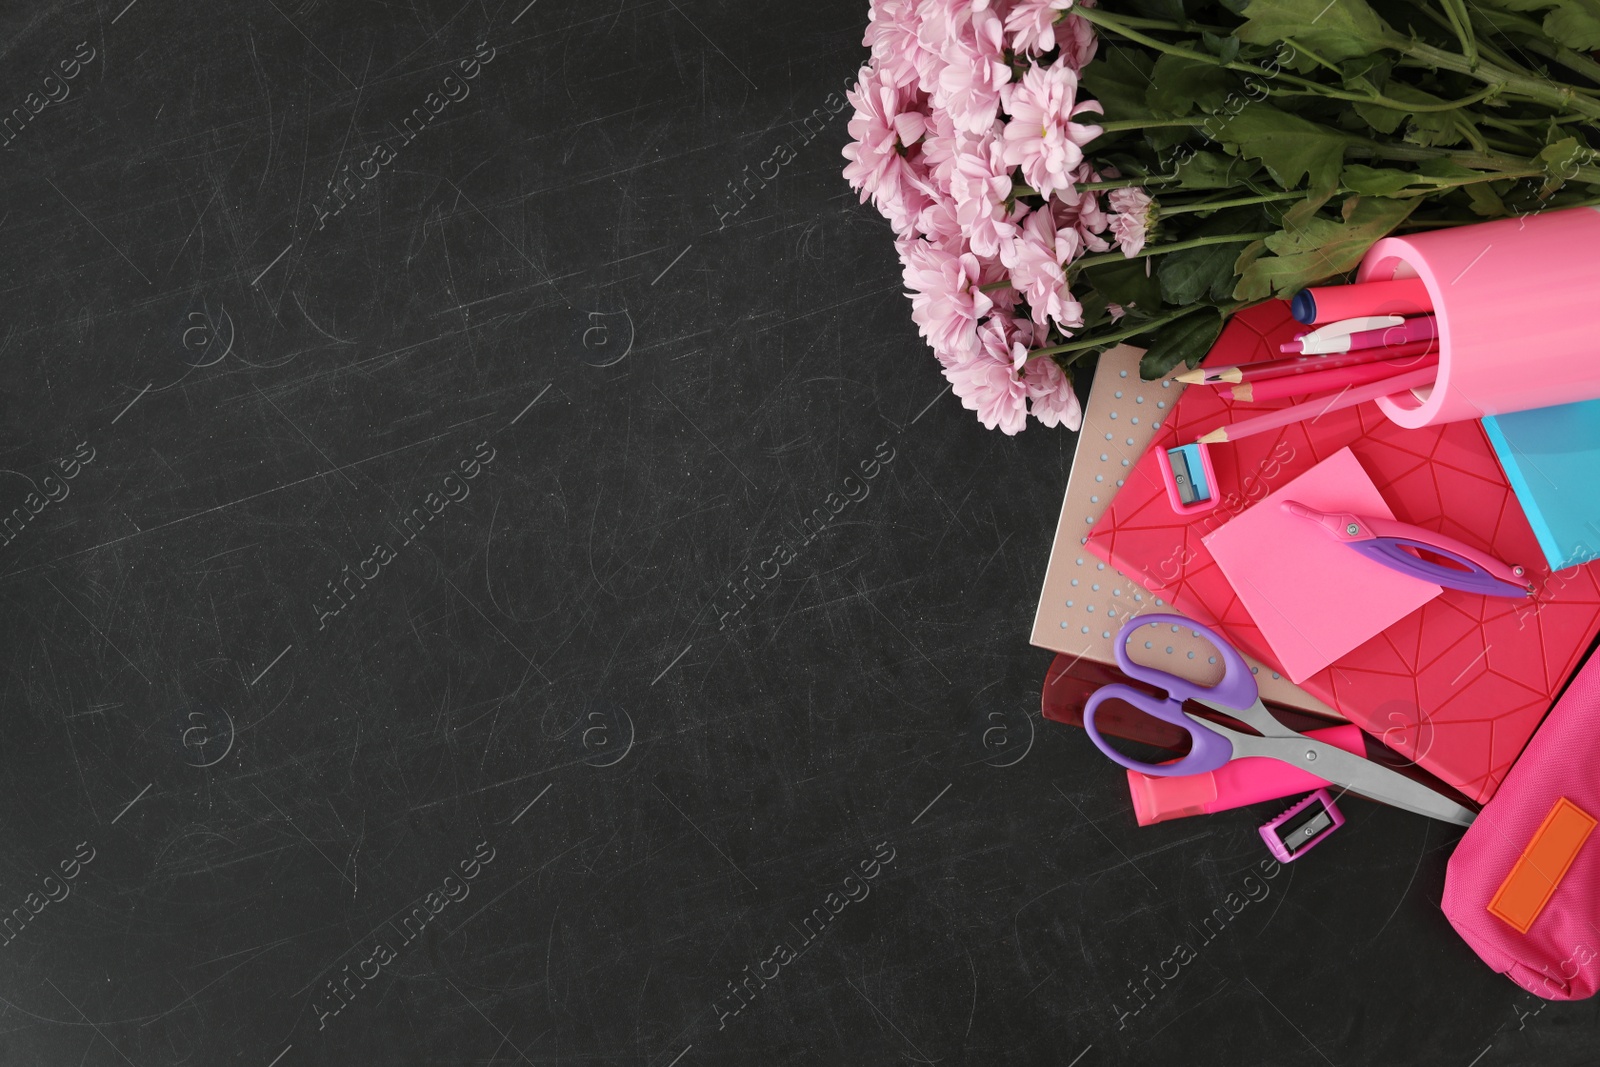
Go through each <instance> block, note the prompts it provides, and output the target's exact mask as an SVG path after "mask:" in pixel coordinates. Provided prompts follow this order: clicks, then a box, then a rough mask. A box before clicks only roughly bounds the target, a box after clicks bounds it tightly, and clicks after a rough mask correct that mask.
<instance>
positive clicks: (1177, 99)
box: [1144, 53, 1239, 118]
mask: <svg viewBox="0 0 1600 1067" xmlns="http://www.w3.org/2000/svg"><path fill="white" fill-rule="evenodd" d="M1237 84H1238V78H1237V77H1235V76H1234V75H1233V74H1232V73H1231V72H1229V71H1226V70H1223V69H1222V68H1221V67H1219V66H1217V65H1216V64H1215V63H1210V62H1206V61H1205V60H1200V59H1190V58H1189V57H1188V56H1175V55H1171V54H1166V53H1164V54H1163V55H1162V56H1161V58H1159V59H1157V60H1156V65H1155V69H1154V70H1153V71H1152V72H1151V81H1150V84H1149V85H1148V86H1146V88H1145V94H1144V102H1145V107H1147V108H1149V109H1150V111H1151V112H1153V113H1154V114H1156V115H1162V116H1167V117H1171V118H1181V117H1183V116H1184V115H1188V114H1191V113H1193V112H1194V110H1195V109H1196V107H1198V108H1199V109H1200V111H1201V112H1203V113H1210V112H1213V111H1216V110H1217V109H1218V108H1220V107H1222V105H1223V101H1225V100H1227V99H1228V95H1229V93H1232V92H1234V86H1235V85H1237ZM1235 95H1239V94H1237V93H1235Z"/></svg>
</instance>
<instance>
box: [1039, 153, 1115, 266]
mask: <svg viewBox="0 0 1600 1067" xmlns="http://www.w3.org/2000/svg"><path fill="white" fill-rule="evenodd" d="M1071 178H1072V181H1073V183H1076V184H1083V185H1087V184H1090V183H1093V182H1098V181H1100V178H1101V176H1100V175H1099V174H1096V173H1095V169H1094V168H1093V167H1092V166H1090V165H1089V163H1088V161H1087V160H1086V161H1084V162H1083V163H1080V164H1079V165H1078V166H1077V167H1075V168H1073V171H1072V174H1071ZM1101 195H1102V194H1100V193H1096V192H1093V191H1092V190H1088V189H1086V190H1084V191H1082V192H1078V191H1076V190H1075V189H1074V188H1073V186H1072V185H1068V186H1067V187H1066V188H1065V189H1063V190H1062V191H1061V195H1060V196H1057V197H1054V198H1052V199H1051V201H1050V211H1051V213H1052V214H1053V215H1054V216H1055V220H1056V229H1057V230H1058V231H1062V232H1065V231H1067V230H1073V231H1074V232H1076V233H1077V234H1078V237H1079V239H1080V240H1081V241H1082V242H1083V245H1082V248H1081V249H1079V250H1078V251H1075V252H1074V253H1073V255H1072V259H1076V258H1078V256H1079V255H1081V254H1083V253H1084V252H1105V251H1108V250H1109V249H1110V248H1111V244H1110V242H1108V241H1106V240H1105V238H1103V237H1101V236H1100V234H1101V233H1103V232H1105V229H1106V227H1108V226H1110V225H1111V217H1110V216H1109V215H1107V214H1106V213H1105V210H1104V209H1103V208H1102V207H1101V206H1100V196H1101ZM1062 262H1064V263H1070V262H1071V259H1063V261H1062Z"/></svg>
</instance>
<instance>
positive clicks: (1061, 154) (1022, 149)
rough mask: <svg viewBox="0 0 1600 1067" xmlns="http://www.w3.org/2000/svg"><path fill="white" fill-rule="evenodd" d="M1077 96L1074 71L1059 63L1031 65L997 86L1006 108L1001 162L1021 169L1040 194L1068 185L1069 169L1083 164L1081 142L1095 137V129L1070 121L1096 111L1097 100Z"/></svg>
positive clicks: (1097, 132) (1098, 129)
mask: <svg viewBox="0 0 1600 1067" xmlns="http://www.w3.org/2000/svg"><path fill="white" fill-rule="evenodd" d="M1077 96H1078V75H1077V74H1076V73H1075V72H1074V71H1073V70H1072V68H1071V67H1069V66H1067V65H1066V64H1065V63H1061V62H1057V63H1055V64H1054V65H1052V66H1050V67H1034V68H1033V69H1032V70H1029V71H1028V72H1027V73H1026V74H1024V75H1023V76H1022V80H1021V81H1020V82H1017V83H1015V84H1011V85H1007V86H1005V87H1004V89H1003V90H1002V97H1003V99H1004V101H1005V105H1006V111H1008V112H1009V113H1010V115H1011V121H1010V122H1008V123H1006V129H1005V137H1006V154H1005V159H1006V162H1007V163H1010V164H1011V165H1013V166H1020V167H1021V168H1022V176H1023V178H1024V180H1026V181H1027V183H1028V184H1029V185H1031V186H1033V188H1034V189H1036V190H1038V192H1039V193H1040V194H1041V195H1044V196H1050V195H1052V194H1054V193H1055V192H1056V191H1057V190H1060V189H1070V188H1071V187H1072V170H1073V168H1075V167H1077V166H1078V164H1080V163H1082V162H1083V146H1084V145H1086V144H1088V143H1089V142H1090V141H1092V140H1094V139H1095V138H1096V137H1098V136H1100V132H1101V131H1100V127H1098V126H1086V125H1082V124H1080V123H1077V122H1074V121H1072V120H1073V119H1074V118H1075V117H1076V116H1078V115H1080V114H1082V113H1083V112H1085V111H1095V112H1098V111H1099V110H1100V104H1099V102H1098V101H1094V100H1085V101H1082V102H1081V103H1080V102H1079V101H1078V99H1077Z"/></svg>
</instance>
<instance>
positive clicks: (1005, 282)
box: [978, 278, 1011, 293]
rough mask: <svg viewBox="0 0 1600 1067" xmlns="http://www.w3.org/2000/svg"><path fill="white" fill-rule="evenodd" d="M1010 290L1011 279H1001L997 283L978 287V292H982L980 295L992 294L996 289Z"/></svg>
mask: <svg viewBox="0 0 1600 1067" xmlns="http://www.w3.org/2000/svg"><path fill="white" fill-rule="evenodd" d="M1009 288H1011V281H1010V279H1008V278H1001V279H1000V280H999V281H997V282H990V283H989V284H988V285H980V286H978V292H980V293H992V292H994V291H995V290H996V289H1009Z"/></svg>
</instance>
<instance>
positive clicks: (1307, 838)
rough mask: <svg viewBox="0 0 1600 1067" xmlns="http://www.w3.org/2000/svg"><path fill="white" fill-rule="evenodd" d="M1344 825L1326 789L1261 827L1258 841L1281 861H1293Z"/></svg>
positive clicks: (1318, 791)
mask: <svg viewBox="0 0 1600 1067" xmlns="http://www.w3.org/2000/svg"><path fill="white" fill-rule="evenodd" d="M1343 825H1344V816H1343V815H1341V814H1339V809H1338V808H1336V807H1334V806H1333V797H1331V796H1329V795H1328V791H1327V790H1326V789H1319V790H1317V791H1316V792H1315V793H1312V794H1311V795H1310V796H1308V797H1306V798H1305V799H1304V800H1302V801H1300V802H1299V803H1298V804H1296V805H1295V806H1294V807H1292V808H1290V809H1289V810H1288V811H1286V812H1284V813H1283V814H1282V815H1280V816H1278V817H1277V818H1276V819H1273V820H1272V821H1271V822H1269V823H1267V824H1266V825H1265V826H1263V827H1262V828H1261V840H1263V841H1265V842H1266V843H1267V848H1268V849H1269V850H1271V852H1272V855H1273V856H1274V857H1275V858H1276V859H1277V860H1278V861H1279V862H1280V863H1293V862H1294V861H1295V860H1297V859H1299V858H1300V857H1301V856H1302V855H1303V854H1305V853H1306V852H1308V851H1310V850H1311V849H1312V848H1314V847H1315V846H1316V845H1318V844H1319V843H1321V841H1322V839H1323V838H1325V837H1327V836H1328V835H1329V834H1331V833H1333V832H1334V831H1335V830H1337V829H1338V828H1339V827H1341V826H1343Z"/></svg>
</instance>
